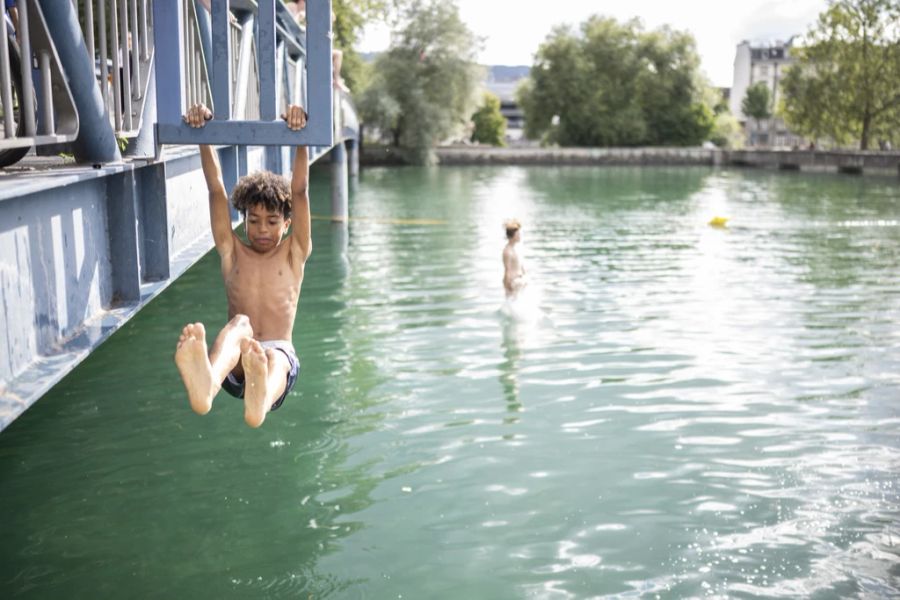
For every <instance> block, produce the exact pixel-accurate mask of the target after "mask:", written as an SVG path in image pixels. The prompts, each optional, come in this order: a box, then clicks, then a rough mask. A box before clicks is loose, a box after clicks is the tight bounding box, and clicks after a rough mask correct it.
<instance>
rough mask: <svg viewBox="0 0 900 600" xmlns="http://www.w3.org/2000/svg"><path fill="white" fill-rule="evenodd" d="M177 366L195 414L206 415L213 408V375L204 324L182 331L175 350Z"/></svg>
mask: <svg viewBox="0 0 900 600" xmlns="http://www.w3.org/2000/svg"><path fill="white" fill-rule="evenodd" d="M175 364H176V365H177V366H178V372H179V373H181V379H182V381H183V382H184V387H185V388H186V389H187V393H188V399H189V400H190V401H191V408H193V409H194V412H196V413H198V414H201V415H205V414H206V413H208V412H209V409H210V408H211V407H212V396H213V394H212V374H211V373H210V367H209V357H208V356H207V355H206V329H205V328H204V327H203V323H188V324H187V325H185V326H184V329H182V330H181V336H180V337H179V338H178V346H177V347H176V348H175Z"/></svg>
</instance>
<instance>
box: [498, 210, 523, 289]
mask: <svg viewBox="0 0 900 600" xmlns="http://www.w3.org/2000/svg"><path fill="white" fill-rule="evenodd" d="M503 226H504V227H505V228H506V240H507V242H506V247H505V248H503V289H505V290H506V298H507V299H513V300H514V299H515V298H516V296H517V295H518V294H519V292H520V291H521V290H522V288H524V287H525V267H524V265H522V261H521V260H520V259H519V254H518V253H517V252H516V244H518V243H519V241H520V240H521V239H522V237H521V229H522V224H521V223H519V222H518V221H517V220H516V219H510V220H509V221H507V222H506V223H504V224H503Z"/></svg>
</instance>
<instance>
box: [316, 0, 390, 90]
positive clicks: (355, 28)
mask: <svg viewBox="0 0 900 600" xmlns="http://www.w3.org/2000/svg"><path fill="white" fill-rule="evenodd" d="M398 6H399V1H398V0H332V2H331V10H332V12H333V13H334V22H333V23H332V35H333V36H334V47H335V48H338V49H340V50H341V51H343V53H344V60H343V64H342V65H341V76H342V77H343V78H344V82H345V83H346V84H347V86H348V87H349V88H350V89H351V90H356V89H358V88H359V87H360V86H361V85H363V83H364V77H365V76H364V68H365V66H364V64H363V61H362V59H361V58H360V56H359V54H358V53H357V52H356V50H354V49H353V46H354V45H355V44H356V43H357V42H358V41H359V35H360V33H361V32H362V29H363V27H365V25H366V24H367V23H370V22H372V21H378V20H386V19H388V18H389V16H390V15H391V14H392V9H396V8H397V7H398Z"/></svg>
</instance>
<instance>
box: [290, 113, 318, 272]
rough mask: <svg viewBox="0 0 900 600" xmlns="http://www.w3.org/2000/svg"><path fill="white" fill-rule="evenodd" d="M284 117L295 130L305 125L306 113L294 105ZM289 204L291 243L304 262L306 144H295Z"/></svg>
mask: <svg viewBox="0 0 900 600" xmlns="http://www.w3.org/2000/svg"><path fill="white" fill-rule="evenodd" d="M284 118H285V121H287V124H288V127H290V128H291V129H293V130H295V131H296V130H299V129H302V128H303V127H304V126H305V125H306V113H305V112H304V111H303V109H302V108H301V107H299V106H296V105H291V106H289V107H288V109H287V113H286V114H285V117H284ZM291 205H292V209H291V213H292V214H291V220H292V223H293V231H292V236H293V243H294V244H296V247H297V249H298V251H299V252H300V260H301V262H304V263H305V262H306V259H307V258H309V254H310V252H312V235H311V233H310V215H309V150H308V149H307V147H306V146H297V151H296V154H295V156H294V168H293V172H292V174H291Z"/></svg>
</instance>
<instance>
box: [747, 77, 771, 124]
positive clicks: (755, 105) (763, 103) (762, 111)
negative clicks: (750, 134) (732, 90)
mask: <svg viewBox="0 0 900 600" xmlns="http://www.w3.org/2000/svg"><path fill="white" fill-rule="evenodd" d="M771 104H772V100H771V94H769V86H768V85H767V84H766V82H764V81H759V82H757V83H754V84H753V85H751V86H750V87H749V88H747V95H746V96H744V99H743V100H742V101H741V110H742V111H744V114H745V115H747V116H748V117H751V118H753V119H756V122H757V123H758V122H759V121H760V120H761V119H768V118H769V117H771V116H772V110H771Z"/></svg>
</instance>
